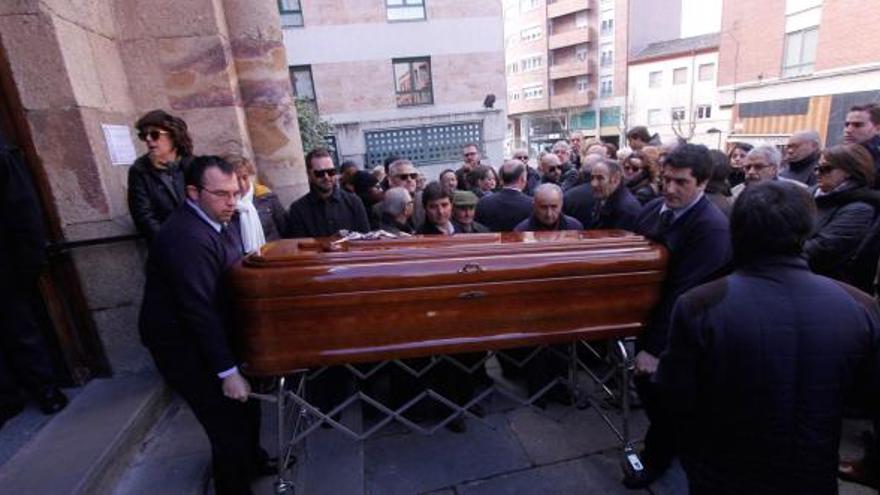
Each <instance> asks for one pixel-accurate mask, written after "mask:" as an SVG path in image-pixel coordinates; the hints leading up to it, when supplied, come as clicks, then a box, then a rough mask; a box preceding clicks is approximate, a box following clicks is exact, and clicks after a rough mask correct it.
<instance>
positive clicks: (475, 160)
mask: <svg viewBox="0 0 880 495" xmlns="http://www.w3.org/2000/svg"><path fill="white" fill-rule="evenodd" d="M461 155H462V157H463V158H464V162H463V163H462V164H461V167H459V168H458V170H456V171H455V178H456V179H458V188H459V189H460V190H462V191H467V190H468V187H469V184H470V180H468V179H469V178H468V174H470V173H471V171H473V170H474V169H475V168H477V166H478V165H479V164H480V160H481V159H482V157H481V156H480V147H479V146H477V145H476V144H474V143H468V144H466V145H464V147H463V148H462V149H461Z"/></svg>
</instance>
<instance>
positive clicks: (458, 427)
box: [446, 416, 467, 433]
mask: <svg viewBox="0 0 880 495" xmlns="http://www.w3.org/2000/svg"><path fill="white" fill-rule="evenodd" d="M446 429H447V430H449V431H451V432H452V433H464V432H466V431H467V424H466V423H465V422H464V418H463V417H461V416H459V417H457V418H455V419H453V420H452V421H450V422H448V423H446Z"/></svg>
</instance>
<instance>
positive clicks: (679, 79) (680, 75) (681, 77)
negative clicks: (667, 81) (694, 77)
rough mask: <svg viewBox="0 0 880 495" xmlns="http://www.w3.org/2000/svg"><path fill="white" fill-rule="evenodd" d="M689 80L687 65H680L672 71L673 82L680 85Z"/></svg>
mask: <svg viewBox="0 0 880 495" xmlns="http://www.w3.org/2000/svg"><path fill="white" fill-rule="evenodd" d="M687 80H688V70H687V67H679V68H678V69H675V70H673V71H672V84H674V85H679V84H685V83H687Z"/></svg>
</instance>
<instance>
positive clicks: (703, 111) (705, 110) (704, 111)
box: [697, 105, 712, 119]
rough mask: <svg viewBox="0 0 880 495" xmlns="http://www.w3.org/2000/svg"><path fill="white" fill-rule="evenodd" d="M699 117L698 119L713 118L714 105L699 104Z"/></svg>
mask: <svg viewBox="0 0 880 495" xmlns="http://www.w3.org/2000/svg"><path fill="white" fill-rule="evenodd" d="M697 118H698V119H711V118H712V105H697Z"/></svg>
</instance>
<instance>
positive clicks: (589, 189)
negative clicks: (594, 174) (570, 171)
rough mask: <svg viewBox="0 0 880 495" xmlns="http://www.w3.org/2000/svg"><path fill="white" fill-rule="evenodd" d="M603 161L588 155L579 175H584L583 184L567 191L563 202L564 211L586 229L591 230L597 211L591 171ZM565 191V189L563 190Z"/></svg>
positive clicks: (598, 156) (594, 155)
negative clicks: (591, 183) (594, 214)
mask: <svg viewBox="0 0 880 495" xmlns="http://www.w3.org/2000/svg"><path fill="white" fill-rule="evenodd" d="M600 160H602V157H601V156H600V155H597V154H595V153H594V154H591V155H587V157H586V158H584V162H583V164H582V165H581V169H580V170H579V171H578V173H579V174H581V175H583V178H582V180H581V182H582V183H581V184H579V185H576V186H574V187H572V188H571V189H568V190H566V191H565V196H564V198H563V202H562V211H563V212H564V213H565V214H566V215H568V216H570V217H574V218H576V219H577V220H578V221H579V222H580V223H581V224H582V225H583V226H584V227H585V228H590V224H591V223H592V222H593V211H594V210H595V209H596V198H595V197H594V196H593V186H591V185H590V171H591V170H592V169H593V165H595V164H596V163H598V162H599V161H600ZM563 190H564V189H563Z"/></svg>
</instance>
